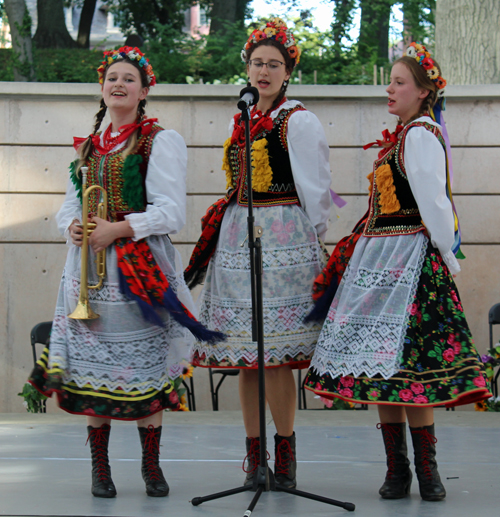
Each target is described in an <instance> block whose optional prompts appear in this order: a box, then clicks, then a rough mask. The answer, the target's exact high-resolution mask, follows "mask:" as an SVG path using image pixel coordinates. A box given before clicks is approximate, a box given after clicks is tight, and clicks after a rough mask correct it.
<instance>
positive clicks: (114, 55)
mask: <svg viewBox="0 0 500 517" xmlns="http://www.w3.org/2000/svg"><path fill="white" fill-rule="evenodd" d="M125 58H128V59H130V61H134V60H135V61H138V64H139V66H140V67H141V68H142V69H143V70H144V71H145V72H146V75H147V78H148V86H154V85H155V84H156V77H155V74H154V72H153V67H152V66H151V65H150V64H149V61H148V60H147V58H146V57H145V56H144V54H143V53H142V52H141V51H140V50H139V49H138V48H137V47H121V48H119V49H118V50H106V51H105V52H104V61H103V62H102V65H101V66H100V67H99V68H98V69H97V73H98V75H99V83H100V84H102V83H103V81H104V72H105V71H106V68H108V66H110V65H111V64H113V63H116V62H117V61H120V60H122V59H125Z"/></svg>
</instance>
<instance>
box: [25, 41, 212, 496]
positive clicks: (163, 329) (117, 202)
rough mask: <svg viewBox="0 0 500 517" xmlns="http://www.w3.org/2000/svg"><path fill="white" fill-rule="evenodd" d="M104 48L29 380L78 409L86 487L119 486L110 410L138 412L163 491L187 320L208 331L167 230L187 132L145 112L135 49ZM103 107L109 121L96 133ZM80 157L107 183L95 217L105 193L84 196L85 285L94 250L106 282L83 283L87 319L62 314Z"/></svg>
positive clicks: (91, 178)
mask: <svg viewBox="0 0 500 517" xmlns="http://www.w3.org/2000/svg"><path fill="white" fill-rule="evenodd" d="M104 55H105V60H104V61H103V64H102V66H101V67H99V69H98V74H99V82H100V83H101V85H102V100H101V108H100V110H99V111H98V113H97V115H96V124H95V127H94V131H93V133H92V134H91V135H90V136H89V137H88V138H75V148H76V149H77V151H78V154H79V159H77V160H75V162H73V163H72V165H71V167H70V172H71V178H70V181H69V182H68V189H67V194H66V199H65V201H64V204H63V206H62V208H61V210H60V211H59V213H58V214H57V222H58V226H59V229H60V231H61V233H64V235H65V236H66V237H67V238H68V243H69V251H68V257H67V260H66V266H65V268H64V272H63V277H62V280H61V285H60V289H59V297H58V301H57V306H56V311H55V316H54V322H53V327H52V334H51V338H50V346H49V348H48V349H46V350H45V351H44V353H43V355H42V357H41V359H40V361H39V362H38V364H37V366H36V368H35V370H34V371H33V373H32V375H31V377H30V382H31V383H32V384H33V385H34V386H35V387H36V388H37V389H38V390H39V391H41V392H42V393H44V394H45V395H48V396H50V395H51V394H52V393H56V394H57V398H58V402H59V406H60V407H61V408H62V409H63V410H65V411H67V412H68V413H73V414H80V415H86V416H87V424H88V428H87V429H88V440H89V441H90V446H91V452H92V493H93V495H94V496H97V497H114V496H115V495H116V489H115V486H114V484H113V481H112V479H111V471H110V467H109V461H108V441H109V435H110V422H111V420H112V419H117V420H136V421H137V425H138V429H139V436H140V441H141V444H142V448H143V456H142V475H143V478H144V480H145V482H146V491H147V494H148V495H150V496H154V497H161V496H166V495H167V494H168V491H169V488H168V484H167V482H166V481H165V478H164V476H163V474H162V471H161V469H160V466H159V458H158V456H159V444H160V437H161V429H162V427H161V424H162V414H163V410H164V409H167V408H168V409H172V410H177V409H180V402H179V397H178V395H177V392H176V391H175V389H174V386H173V384H172V382H173V381H171V379H175V378H178V377H179V376H180V374H181V373H182V369H183V366H182V363H183V361H184V362H187V361H188V360H189V357H190V345H192V336H191V333H190V332H189V331H188V329H189V330H190V331H191V332H192V333H194V334H195V335H196V336H197V338H198V339H211V338H214V337H217V336H214V333H210V332H209V331H207V330H206V329H204V328H203V327H202V326H201V325H200V324H199V323H198V322H197V321H196V320H195V319H194V318H193V316H192V315H191V313H190V312H189V310H188V309H187V308H186V306H185V305H189V306H191V307H192V306H193V302H192V299H191V297H190V294H189V290H188V288H187V286H186V284H185V282H184V279H183V268H182V263H181V259H180V256H179V254H178V252H177V251H176V250H175V248H174V247H173V245H172V243H171V242H170V239H169V238H168V234H169V233H176V232H178V231H179V230H180V229H181V228H182V227H183V226H184V223H185V218H186V216H185V211H186V209H185V198H186V186H185V180H186V162H187V156H186V154H187V153H186V146H185V144H184V140H183V139H182V137H181V136H180V135H179V134H178V133H176V132H175V131H173V130H164V129H163V128H161V127H160V126H159V125H157V124H156V119H146V118H145V114H144V113H145V111H144V108H145V105H146V97H147V95H148V92H149V88H150V87H151V86H154V84H155V82H156V80H155V76H154V73H153V69H152V67H151V65H150V64H149V63H148V61H147V59H146V58H145V57H144V55H143V54H142V53H141V52H140V50H139V49H137V48H132V47H122V48H120V49H119V50H113V51H109V52H105V53H104ZM106 112H108V113H109V115H110V118H111V123H110V124H109V125H108V126H107V127H106V129H105V130H104V131H103V132H102V133H98V130H99V128H100V126H101V122H102V120H103V118H104V116H105V114H106ZM82 166H85V167H87V168H88V177H87V186H91V185H100V186H102V187H104V189H105V190H106V192H107V199H108V203H107V205H108V207H107V208H108V213H107V220H105V219H101V218H99V217H97V216H96V208H97V204H98V203H99V201H100V199H101V196H102V194H100V191H99V190H94V191H93V192H91V193H90V196H89V214H90V216H91V218H92V221H93V222H94V223H96V228H95V230H94V231H93V233H92V234H91V236H90V239H89V244H90V247H91V249H90V250H89V254H90V258H89V261H88V264H89V280H88V281H89V283H90V284H91V285H95V284H96V283H97V276H96V264H95V256H96V255H95V254H96V253H98V252H101V251H102V250H106V276H105V279H104V284H103V287H102V288H101V289H99V290H89V301H90V305H91V306H92V309H93V310H94V311H95V312H96V313H97V314H99V315H100V317H99V318H98V319H94V320H78V319H72V318H68V315H69V314H71V313H72V311H73V310H74V309H75V307H76V304H77V301H78V297H79V292H80V277H81V271H80V270H81V246H82V237H83V233H82V227H81V224H80V223H81V221H82V204H81V199H82V175H81V167H82ZM181 300H182V301H181ZM183 303H184V304H185V305H183ZM184 364H185V363H184Z"/></svg>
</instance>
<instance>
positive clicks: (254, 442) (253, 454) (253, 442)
mask: <svg viewBox="0 0 500 517" xmlns="http://www.w3.org/2000/svg"><path fill="white" fill-rule="evenodd" d="M266 453H267V459H269V458H270V457H271V456H270V454H269V452H267V451H266ZM247 459H248V470H247V468H246V467H245V463H246V461H247ZM259 464H260V440H258V439H257V438H250V448H249V449H248V454H247V455H246V456H245V457H244V458H243V465H242V466H241V468H242V470H243V472H245V474H251V473H252V472H255V471H256V470H257V467H258V466H259Z"/></svg>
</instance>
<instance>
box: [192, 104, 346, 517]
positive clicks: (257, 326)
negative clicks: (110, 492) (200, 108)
mask: <svg viewBox="0 0 500 517" xmlns="http://www.w3.org/2000/svg"><path fill="white" fill-rule="evenodd" d="M250 117H251V115H250V107H248V106H245V108H244V109H242V110H241V118H242V120H243V121H244V122H245V153H246V170H247V200H248V217H247V222H248V248H249V250H250V274H251V289H252V341H254V342H255V341H256V342H257V353H258V355H257V366H258V386H259V427H260V463H259V466H258V467H257V470H256V471H255V474H254V478H253V484H252V485H246V486H245V485H243V486H240V487H237V488H232V489H230V490H225V491H224V492H217V493H215V494H210V495H207V496H203V497H194V498H193V499H192V500H191V504H192V505H193V506H198V505H200V504H201V503H203V502H205V501H212V500H214V499H220V498H222V497H227V496H230V495H234V494H239V493H241V492H248V491H250V490H251V491H253V492H255V495H254V497H253V499H252V501H251V503H250V505H249V506H248V508H247V511H246V512H245V513H244V514H243V517H250V515H251V514H252V512H253V510H254V508H255V505H256V504H257V502H258V500H259V498H260V496H261V495H262V492H269V491H281V492H288V493H289V494H294V495H297V496H300V497H305V498H307V499H313V500H314V501H320V502H322V503H326V504H331V505H333V506H339V507H341V508H344V509H345V510H347V511H349V512H352V511H354V509H355V505H354V504H353V503H346V502H342V501H336V500H335V499H329V498H327V497H323V496H319V495H315V494H311V493H309V492H303V491H302V490H297V489H295V488H287V487H284V486H282V485H279V484H278V483H276V482H275V480H274V475H273V473H272V471H271V469H270V468H269V466H268V464H267V450H266V441H267V440H266V389H265V366H264V364H265V363H264V314H263V296H262V274H263V266H262V244H261V241H260V238H261V237H262V234H263V229H262V227H260V226H255V219H254V215H253V191H252V164H251V152H252V151H251V142H250Z"/></svg>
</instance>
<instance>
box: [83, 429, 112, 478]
mask: <svg viewBox="0 0 500 517" xmlns="http://www.w3.org/2000/svg"><path fill="white" fill-rule="evenodd" d="M108 433H109V425H106V424H103V425H102V426H101V427H98V428H94V429H92V431H90V433H89V435H88V437H87V441H86V442H85V445H87V443H88V442H89V440H90V438H91V437H92V440H91V442H90V444H91V448H93V451H92V456H93V459H94V460H95V467H96V471H97V477H98V478H99V481H101V482H104V483H105V482H107V481H108V480H109V479H110V472H109V462H108Z"/></svg>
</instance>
